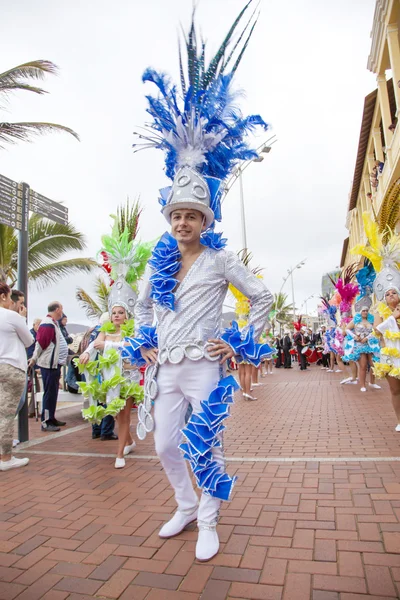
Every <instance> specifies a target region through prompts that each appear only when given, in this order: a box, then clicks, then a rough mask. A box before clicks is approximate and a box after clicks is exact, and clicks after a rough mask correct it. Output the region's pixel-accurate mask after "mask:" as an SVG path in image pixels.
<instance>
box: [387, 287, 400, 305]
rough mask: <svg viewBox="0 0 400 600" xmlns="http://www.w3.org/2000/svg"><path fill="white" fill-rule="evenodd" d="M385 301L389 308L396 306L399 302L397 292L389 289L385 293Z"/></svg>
mask: <svg viewBox="0 0 400 600" xmlns="http://www.w3.org/2000/svg"><path fill="white" fill-rule="evenodd" d="M385 302H386V304H387V305H388V306H390V308H396V306H397V305H398V304H399V302H400V298H399V294H398V292H397V291H396V290H394V289H391V290H388V291H387V292H386V293H385Z"/></svg>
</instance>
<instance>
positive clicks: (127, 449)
mask: <svg viewBox="0 0 400 600" xmlns="http://www.w3.org/2000/svg"><path fill="white" fill-rule="evenodd" d="M135 448H136V442H132V444H130V445H129V446H125V448H124V456H128V454H130V453H131V452H133V451H134V449H135Z"/></svg>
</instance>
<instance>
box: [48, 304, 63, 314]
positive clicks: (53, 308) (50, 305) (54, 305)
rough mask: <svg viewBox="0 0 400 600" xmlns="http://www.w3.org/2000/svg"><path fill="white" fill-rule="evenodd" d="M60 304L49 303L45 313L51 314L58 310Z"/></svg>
mask: <svg viewBox="0 0 400 600" xmlns="http://www.w3.org/2000/svg"><path fill="white" fill-rule="evenodd" d="M60 306H61V304H60V303H59V302H50V304H49V305H48V307H47V312H49V313H52V312H54V311H55V310H57V308H60Z"/></svg>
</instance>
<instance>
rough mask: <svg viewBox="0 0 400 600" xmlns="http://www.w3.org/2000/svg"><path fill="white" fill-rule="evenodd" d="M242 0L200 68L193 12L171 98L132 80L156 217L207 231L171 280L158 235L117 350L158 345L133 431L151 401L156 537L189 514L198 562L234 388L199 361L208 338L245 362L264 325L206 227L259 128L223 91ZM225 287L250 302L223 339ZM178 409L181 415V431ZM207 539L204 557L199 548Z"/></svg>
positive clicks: (222, 494) (231, 93) (214, 502)
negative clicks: (170, 495)
mask: <svg viewBox="0 0 400 600" xmlns="http://www.w3.org/2000/svg"><path fill="white" fill-rule="evenodd" d="M252 1H253V0H250V1H249V2H247V3H246V5H245V6H244V8H243V9H242V11H241V12H240V14H239V16H238V18H237V19H236V20H235V22H234V24H233V26H232V27H231V29H230V30H229V33H228V35H227V36H226V37H225V38H224V41H223V43H222V45H221V46H220V48H219V50H218V51H217V53H216V54H215V56H214V57H213V58H212V59H211V60H210V61H209V62H207V61H206V52H205V51H206V44H205V43H204V42H203V41H201V42H200V37H201V36H200V35H199V33H198V32H197V31H196V27H195V23H194V14H193V21H192V24H191V28H190V30H189V32H188V34H187V36H186V37H185V47H186V51H187V67H188V72H187V74H185V73H184V68H183V63H182V56H181V52H180V51H179V71H180V80H181V93H178V91H177V86H175V85H173V84H172V83H171V81H170V80H169V78H168V77H167V76H166V75H165V74H164V73H159V72H157V71H155V70H154V69H147V70H146V71H145V73H144V75H143V81H145V82H150V83H153V84H155V85H156V87H157V89H158V95H157V97H153V96H146V98H147V100H148V109H147V112H148V113H149V114H150V115H151V117H152V122H151V123H150V125H148V126H147V127H145V128H144V129H143V133H141V134H140V135H139V138H140V140H141V141H140V142H139V143H138V144H136V147H137V149H139V150H140V149H144V148H158V149H161V150H162V151H163V152H164V155H165V167H166V169H165V172H166V175H167V177H169V178H170V179H171V180H172V185H171V186H169V187H167V188H164V189H162V190H160V200H159V202H160V204H161V207H162V213H163V214H164V216H165V218H166V219H167V221H169V222H171V215H172V213H173V211H174V210H183V209H192V210H193V209H196V210H197V211H200V212H201V213H202V215H203V217H204V224H205V226H206V228H207V229H206V231H205V233H203V234H202V236H201V240H200V241H201V243H202V244H203V245H204V246H205V248H204V251H203V252H202V253H201V254H200V255H199V256H198V258H197V260H196V261H195V263H194V264H193V265H192V267H191V268H190V270H189V271H188V273H187V274H186V276H185V277H184V279H183V280H182V281H181V282H178V281H177V279H176V278H175V276H176V275H177V274H178V272H179V271H180V269H181V255H180V251H179V247H178V245H177V242H176V241H175V239H174V238H172V237H171V235H169V234H164V236H163V237H162V238H161V239H160V241H159V243H158V244H157V245H156V247H155V249H154V252H153V256H152V258H151V260H150V261H149V266H150V269H149V271H148V273H147V278H146V280H145V281H144V284H143V286H142V289H141V290H140V293H139V298H138V302H137V304H136V308H135V325H136V333H135V338H134V339H131V340H130V344H129V346H128V347H127V348H126V350H125V352H126V356H131V359H132V360H139V361H140V360H141V352H140V348H141V347H145V348H151V347H154V346H155V344H156V343H157V345H158V362H157V364H156V365H153V366H151V367H150V368H148V370H147V373H146V382H145V400H144V403H143V408H142V409H141V411H140V414H139V420H140V423H139V430H138V435H139V437H143V436H144V435H145V432H146V430H149V429H150V428H151V420H152V419H151V417H150V415H149V410H150V409H151V402H152V400H154V421H155V431H154V436H155V442H156V450H157V453H158V455H159V457H160V460H161V462H162V464H163V467H164V469H165V472H166V474H167V476H168V478H169V481H170V483H171V485H172V486H173V488H174V490H175V498H176V501H177V504H178V511H177V513H176V514H175V515H174V517H173V518H172V519H171V521H169V522H168V523H167V524H165V525H164V527H163V528H162V530H161V531H160V534H159V535H160V536H161V537H172V536H173V535H176V534H177V533H179V531H181V530H182V528H183V527H184V526H185V524H187V523H189V522H190V521H192V520H194V519H195V518H196V515H197V519H198V524H199V540H198V544H197V546H196V556H197V558H199V559H200V560H208V559H209V558H211V556H213V553H214V554H215V553H216V551H218V546H219V542H218V537H217V534H216V531H215V525H216V521H217V516H218V509H219V506H220V502H221V500H227V499H229V497H230V494H231V490H232V486H233V483H234V478H231V477H230V476H229V475H228V474H227V473H226V472H225V467H224V460H223V451H222V432H223V429H224V427H225V426H224V424H223V422H224V420H225V419H226V417H227V416H229V407H230V404H231V403H232V401H233V398H232V396H233V392H234V390H235V389H236V387H237V384H236V382H235V380H234V378H233V377H224V373H223V372H221V366H220V364H219V360H218V358H217V357H211V356H210V354H209V351H210V343H209V340H210V339H216V338H222V339H223V340H224V341H225V342H226V343H227V344H229V345H230V346H231V347H232V348H234V350H235V353H236V355H237V357H238V359H239V360H240V359H241V360H246V361H248V362H252V363H253V364H255V365H258V364H260V360H261V358H262V357H264V356H266V355H267V354H269V353H270V351H271V349H270V348H269V346H268V345H264V344H257V343H256V340H258V339H259V337H260V335H261V332H262V330H263V328H264V326H265V323H266V321H267V316H268V313H269V311H270V308H271V305H272V296H271V294H270V292H269V291H268V290H267V289H266V288H265V286H264V284H263V283H262V282H261V281H260V280H259V279H257V277H256V276H254V275H253V274H252V273H251V272H250V271H249V270H248V269H247V268H246V267H245V266H244V265H243V264H242V262H241V261H240V259H239V258H238V257H237V256H236V255H235V254H233V253H232V252H228V251H226V250H225V249H224V246H225V242H226V240H223V239H222V238H221V234H217V233H215V232H214V226H215V221H220V220H221V197H222V194H223V191H224V182H225V181H226V180H227V178H228V177H229V176H230V175H231V174H232V171H233V170H234V168H235V167H236V166H237V165H238V164H240V163H241V162H243V161H247V160H251V159H253V158H256V157H257V156H258V155H257V153H256V152H255V151H254V150H252V149H251V148H250V147H249V146H248V143H247V140H246V136H247V135H248V134H249V133H251V132H253V131H254V129H255V128H256V127H261V128H263V129H264V130H265V129H267V125H266V123H265V122H264V121H263V119H262V118H261V117H260V116H258V115H252V116H248V117H244V116H243V115H242V114H241V111H240V109H239V108H238V105H237V99H238V96H239V95H240V94H238V93H237V92H235V90H234V89H233V85H232V82H233V76H234V73H235V72H236V69H237V67H238V65H239V63H240V60H241V58H242V56H243V52H244V50H245V48H246V46H247V44H248V41H249V39H250V37H251V35H252V32H253V30H254V25H255V22H254V18H255V19H257V17H255V13H253V15H251V16H250V19H249V21H248V23H247V24H246V25H245V27H244V29H243V31H242V32H241V34H240V32H239V35H238V41H237V42H236V43H235V44H234V45H233V49H232V51H231V50H229V51H228V45H229V42H230V39H231V37H232V35H233V33H234V32H235V34H236V31H235V30H236V28H237V26H238V24H239V22H240V20H241V18H242V17H243V15H244V13H245V11H246V10H247V9H248V7H249V5H250V4H251V3H252ZM245 32H246V34H245ZM244 34H245V35H244ZM235 55H236V58H233V57H234V56H235ZM228 66H229V70H228ZM229 283H232V284H233V285H234V286H235V287H236V288H237V289H239V290H240V291H241V292H243V294H244V295H245V296H247V297H248V298H249V300H250V302H251V311H250V315H249V326H248V327H247V328H246V329H245V330H244V331H242V332H239V331H238V328H237V325H236V324H232V328H231V329H229V330H227V331H225V332H223V331H222V329H221V323H222V306H223V302H224V299H225V296H226V293H227V289H228V285H229ZM154 317H156V327H155V328H154V327H153V326H154ZM189 403H190V404H191V406H192V408H193V413H192V416H191V417H190V420H189V422H188V423H187V425H186V427H185V428H184V429H182V428H183V427H184V424H185V423H184V418H185V414H186V412H187V408H188V405H189ZM146 422H148V427H146ZM182 432H183V434H184V436H185V440H183V436H182ZM185 459H187V461H188V462H189V463H190V466H191V468H192V470H193V473H194V475H195V477H196V482H197V484H198V486H199V487H200V488H201V489H202V496H201V500H200V505H199V509H198V514H197V505H198V498H197V495H196V494H195V492H194V490H193V487H192V484H191V480H190V476H189V472H188V469H187V465H186V463H185ZM185 515H186V516H187V518H186V519H185ZM204 532H208V533H210V535H208V534H205V535H203V533H204ZM207 536H208V537H207ZM204 540H206V541H205V542H204ZM203 542H204V543H203ZM207 544H211V546H212V548H213V550H210V551H209V552H208V550H207V548H206V547H205V545H207ZM212 552H213V553H212Z"/></svg>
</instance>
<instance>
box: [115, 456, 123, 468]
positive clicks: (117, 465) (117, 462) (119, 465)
mask: <svg viewBox="0 0 400 600" xmlns="http://www.w3.org/2000/svg"><path fill="white" fill-rule="evenodd" d="M114 466H115V468H116V469H123V468H124V466H125V459H124V458H116V459H115V465H114Z"/></svg>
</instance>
